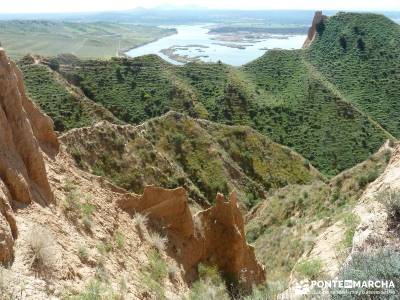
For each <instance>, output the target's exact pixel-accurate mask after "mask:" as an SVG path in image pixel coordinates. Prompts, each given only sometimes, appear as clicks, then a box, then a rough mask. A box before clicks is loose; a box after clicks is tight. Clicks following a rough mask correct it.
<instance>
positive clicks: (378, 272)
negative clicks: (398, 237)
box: [330, 249, 400, 300]
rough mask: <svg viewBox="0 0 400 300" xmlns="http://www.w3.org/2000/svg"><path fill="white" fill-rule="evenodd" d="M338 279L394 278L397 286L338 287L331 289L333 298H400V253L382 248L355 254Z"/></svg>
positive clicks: (336, 299)
mask: <svg viewBox="0 0 400 300" xmlns="http://www.w3.org/2000/svg"><path fill="white" fill-rule="evenodd" d="M338 280H353V281H368V280H373V281H376V280H388V281H390V280H392V281H393V283H394V286H395V287H394V288H393V289H388V288H374V289H373V290H372V289H371V288H369V289H368V288H363V287H360V288H354V289H348V288H346V289H344V288H339V287H336V288H332V289H331V290H330V294H331V298H332V299H333V300H339V299H345V300H346V299H348V300H352V299H359V300H362V299H389V300H390V299H398V295H400V253H399V252H397V251H395V250H393V249H380V250H378V251H376V252H367V253H359V254H355V255H353V257H352V259H351V261H350V262H349V263H348V264H347V265H345V266H344V267H343V268H342V270H341V271H340V272H339V274H338ZM366 292H383V294H370V295H367V294H366ZM388 292H389V294H388ZM385 293H386V294H385Z"/></svg>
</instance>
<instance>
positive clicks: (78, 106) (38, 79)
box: [20, 62, 120, 131]
mask: <svg viewBox="0 0 400 300" xmlns="http://www.w3.org/2000/svg"><path fill="white" fill-rule="evenodd" d="M20 68H21V70H22V72H23V74H24V82H25V86H26V92H27V94H28V95H29V96H30V97H31V98H32V99H33V100H34V101H35V102H36V103H37V104H38V105H39V106H40V108H41V109H43V110H44V111H45V112H46V113H47V114H48V115H49V116H50V117H51V118H52V119H53V121H54V126H55V129H56V130H57V131H65V130H69V129H72V128H77V127H83V126H88V125H91V124H93V123H95V122H98V121H100V120H108V121H110V122H115V123H120V121H119V120H118V119H117V118H115V117H114V116H113V115H112V114H111V113H110V112H109V111H107V110H106V109H104V108H103V107H102V106H100V105H98V104H96V103H94V102H93V101H91V100H90V99H87V98H85V97H84V96H83V95H81V94H79V93H78V92H76V91H74V89H73V87H70V86H69V85H68V83H67V82H66V81H65V80H64V79H63V78H62V77H60V76H59V75H57V73H55V72H54V71H52V70H51V69H50V68H49V67H47V66H46V65H42V64H31V63H27V62H25V63H22V64H20Z"/></svg>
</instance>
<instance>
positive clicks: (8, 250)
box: [0, 48, 58, 263]
mask: <svg viewBox="0 0 400 300" xmlns="http://www.w3.org/2000/svg"><path fill="white" fill-rule="evenodd" d="M42 150H43V151H46V152H47V153H49V154H50V153H52V154H54V153H56V152H57V151H58V140H57V137H56V135H55V133H54V131H53V129H52V121H51V120H50V118H48V117H47V116H45V115H44V114H42V113H41V112H40V111H39V109H38V108H37V107H36V106H35V105H34V104H33V103H32V102H31V101H30V100H29V99H28V98H27V97H26V95H25V91H24V87H23V82H22V76H21V73H20V71H19V70H18V68H17V67H16V66H15V65H14V63H12V62H11V61H10V60H9V59H8V58H7V56H6V54H5V52H4V50H3V49H1V48H0V262H2V263H7V262H10V261H11V260H12V259H13V249H12V248H13V244H14V239H15V238H16V237H17V234H18V230H17V226H16V222H15V218H14V214H13V211H12V209H11V208H17V207H21V206H22V205H26V204H30V203H31V202H33V201H34V202H38V203H40V204H42V205H47V204H49V203H51V202H52V201H53V193H52V191H51V188H50V185H49V182H48V180H47V175H46V169H45V164H44V160H43V152H42Z"/></svg>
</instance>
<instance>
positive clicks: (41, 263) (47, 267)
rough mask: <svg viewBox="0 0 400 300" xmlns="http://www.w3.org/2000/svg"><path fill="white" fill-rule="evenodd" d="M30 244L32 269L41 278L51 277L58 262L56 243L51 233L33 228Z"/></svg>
mask: <svg viewBox="0 0 400 300" xmlns="http://www.w3.org/2000/svg"><path fill="white" fill-rule="evenodd" d="M28 243H29V250H30V256H31V257H30V259H31V262H30V266H31V268H33V269H34V270H35V271H36V272H37V273H38V274H39V275H41V276H44V277H47V276H49V275H51V272H52V271H53V270H54V267H55V264H56V260H57V256H56V249H55V242H54V238H53V236H52V235H51V233H50V232H48V231H47V230H46V229H44V228H42V227H39V226H37V227H33V228H32V229H31V232H30V234H29V237H28Z"/></svg>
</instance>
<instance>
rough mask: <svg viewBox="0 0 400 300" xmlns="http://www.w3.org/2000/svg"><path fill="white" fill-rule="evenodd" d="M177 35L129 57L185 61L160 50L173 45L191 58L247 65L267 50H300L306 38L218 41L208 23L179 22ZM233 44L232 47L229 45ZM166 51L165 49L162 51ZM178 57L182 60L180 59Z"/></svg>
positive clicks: (148, 46)
mask: <svg viewBox="0 0 400 300" xmlns="http://www.w3.org/2000/svg"><path fill="white" fill-rule="evenodd" d="M168 27H173V28H176V30H177V34H174V35H170V36H167V37H164V38H161V39H159V40H157V41H155V42H152V43H149V44H146V45H143V46H140V47H137V48H134V49H132V50H130V51H128V52H127V53H126V55H127V56H130V57H137V56H142V55H146V54H157V55H159V56H160V57H162V58H163V59H165V60H166V61H168V62H170V63H173V64H182V62H178V61H177V60H174V59H173V58H175V57H174V56H173V55H168V56H167V55H165V54H163V53H162V52H161V51H162V50H163V49H164V50H165V49H171V48H173V53H174V54H175V55H178V56H187V57H189V58H195V57H198V58H199V59H201V60H202V61H205V62H217V61H219V60H220V61H222V62H224V63H226V64H230V65H233V66H240V65H243V64H246V63H248V62H250V61H252V60H254V59H256V58H257V57H260V56H261V55H263V54H264V53H265V51H267V49H274V48H280V49H299V48H301V46H302V45H303V42H304V40H305V39H306V36H305V35H287V36H284V35H271V36H270V37H268V38H263V39H257V40H256V41H251V42H248V41H247V42H246V41H245V42H243V41H242V42H238V41H235V42H229V43H228V42H224V41H221V40H216V38H217V36H215V35H211V34H208V32H209V29H208V28H207V27H208V26H207V25H178V26H168ZM227 45H230V46H227ZM163 52H164V53H166V51H163ZM178 60H179V59H178Z"/></svg>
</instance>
